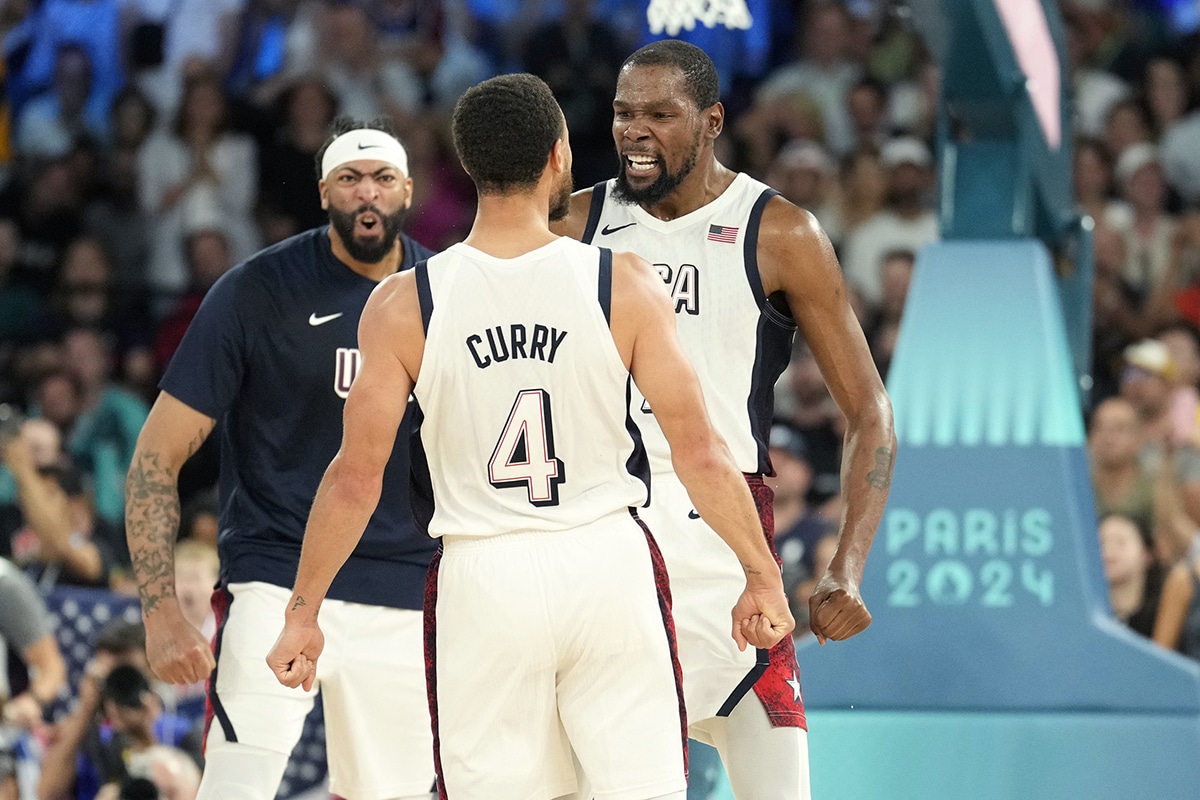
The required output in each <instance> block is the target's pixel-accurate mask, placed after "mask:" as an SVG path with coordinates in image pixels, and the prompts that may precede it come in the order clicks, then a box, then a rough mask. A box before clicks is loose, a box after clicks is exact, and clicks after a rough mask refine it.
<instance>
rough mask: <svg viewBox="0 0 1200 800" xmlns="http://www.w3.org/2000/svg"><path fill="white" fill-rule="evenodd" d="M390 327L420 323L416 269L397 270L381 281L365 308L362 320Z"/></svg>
mask: <svg viewBox="0 0 1200 800" xmlns="http://www.w3.org/2000/svg"><path fill="white" fill-rule="evenodd" d="M367 319H370V320H371V322H372V323H373V324H376V325H382V326H385V327H388V328H393V327H401V328H403V327H406V326H408V325H411V324H412V323H413V322H414V321H415V322H416V323H417V324H420V321H421V304H420V300H419V299H418V297H417V271H416V270H414V269H410V270H405V271H404V272H397V273H396V274H394V275H389V276H388V277H386V278H384V279H383V280H382V281H380V282H379V285H378V286H376V287H375V288H374V290H372V292H371V297H370V299H368V300H367V305H366V307H365V308H364V309H363V320H364V321H366V320H367Z"/></svg>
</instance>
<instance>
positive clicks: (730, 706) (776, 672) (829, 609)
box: [554, 40, 895, 800]
mask: <svg viewBox="0 0 1200 800" xmlns="http://www.w3.org/2000/svg"><path fill="white" fill-rule="evenodd" d="M719 96H720V95H719V91H718V86H717V73H716V71H715V69H714V68H713V64H712V61H711V60H710V59H709V58H708V56H707V55H705V54H704V52H703V51H702V50H700V49H699V48H697V47H694V46H693V45H690V44H687V43H685V42H681V41H677V40H664V41H659V42H655V43H652V44H649V45H646V46H645V47H643V48H641V49H640V50H638V51H637V52H635V53H634V54H633V55H631V56H630V57H629V58H628V59H627V60H626V61H625V64H624V65H623V66H622V68H621V71H620V74H619V76H618V80H617V90H616V97H615V99H614V100H613V138H614V139H615V141H616V145H617V153H618V156H619V159H620V167H619V172H618V175H617V177H616V179H614V180H609V181H607V182H605V183H601V184H597V185H596V186H595V187H594V188H592V189H586V190H582V191H580V192H577V193H576V194H575V195H574V196H573V197H572V201H571V212H570V214H569V215H568V217H567V218H566V219H565V220H564V221H563V222H562V223H560V224H559V225H557V226H555V228H554V229H555V230H556V231H557V232H559V233H564V234H567V235H570V236H572V237H574V238H577V239H581V240H582V241H584V242H594V243H596V244H598V245H601V246H611V247H614V248H619V249H622V250H625V249H628V250H632V251H633V252H635V253H637V254H638V255H641V256H643V257H645V258H647V259H648V260H649V261H651V262H652V263H653V264H654V265H655V267H656V268H657V270H658V274H659V277H660V282H659V285H660V289H661V288H662V287H663V286H664V284H665V289H666V290H667V292H669V294H670V297H671V302H672V305H673V307H674V309H675V313H676V317H677V319H678V322H679V337H680V340H681V342H682V344H683V349H684V352H685V353H687V355H688V357H689V358H690V359H691V361H692V363H693V364H694V365H695V367H696V371H697V373H698V375H699V377H700V383H701V385H702V386H703V387H704V399H705V402H706V404H707V405H708V408H709V412H710V414H711V415H712V419H713V424H714V426H715V427H716V429H717V431H718V432H719V433H720V434H721V435H722V436H723V437H724V438H725V440H726V441H727V442H728V443H729V446H730V449H731V450H732V452H733V455H734V459H735V461H736V463H737V466H738V469H739V470H741V471H742V472H743V473H745V474H746V480H747V482H748V483H749V486H750V488H751V491H752V492H753V494H754V497H755V500H756V501H757V504H758V509H759V513H760V514H761V516H762V522H763V528H764V530H765V532H766V535H767V539H768V541H770V538H771V535H772V533H773V527H774V524H773V516H772V510H771V491H770V489H769V488H768V487H766V486H765V485H764V484H763V480H762V476H763V475H769V474H772V470H771V464H770V461H769V459H768V457H767V450H768V439H769V432H770V426H771V416H772V410H773V404H774V398H773V387H774V385H775V381H776V379H777V378H778V377H779V375H780V373H781V372H782V371H783V369H784V367H786V366H787V363H788V358H789V355H790V353H791V344H792V338H793V335H794V332H795V330H796V328H797V325H798V326H799V328H800V330H801V332H802V334H803V335H804V337H805V340H806V341H807V342H808V344H809V346H810V347H811V348H812V350H813V353H814V354H815V355H816V357H817V360H818V362H819V363H820V366H821V369H822V372H823V374H824V376H825V379H826V381H827V382H828V383H829V388H830V392H831V393H832V395H833V397H834V399H835V400H836V401H837V403H838V406H839V407H840V408H841V410H842V413H844V414H845V415H846V418H847V421H848V425H847V432H846V438H845V452H844V457H843V458H844V466H843V468H842V477H843V480H842V491H843V493H844V495H845V503H846V506H845V507H846V510H845V513H844V516H843V518H842V525H841V539H840V544H839V546H838V552H837V556H836V557H835V558H834V560H833V563H832V564H831V565H830V568H829V570H828V571H827V572H826V573H825V574H824V576H823V577H822V578H821V580H820V583H819V585H818V586H817V588H816V592H815V594H814V595H813V599H812V603H811V608H812V609H813V614H812V629H813V632H814V633H816V635H817V637H818V641H820V642H821V643H822V644H823V643H824V642H825V640H826V639H845V638H847V637H850V636H853V635H855V634H856V633H858V632H860V631H862V630H863V629H864V628H866V627H867V625H868V624H869V623H870V621H871V615H870V614H869V613H868V611H867V608H866V606H865V605H864V604H863V601H862V598H861V596H860V594H859V583H860V581H861V579H862V572H863V567H864V564H865V561H866V558H867V552H868V550H869V549H870V546H871V541H872V539H873V538H874V535H875V529H876V527H877V526H878V524H879V520H880V517H881V515H882V513H883V507H884V502H885V501H886V499H887V494H888V487H889V485H890V482H891V473H892V459H893V454H894V452H895V437H894V434H893V431H892V414H891V405H890V403H889V401H888V397H887V394H886V393H885V391H884V388H883V384H882V382H881V381H880V379H879V375H878V373H877V372H876V370H875V367H874V365H873V363H872V361H871V356H870V353H869V352H868V350H867V344H866V342H865V341H864V338H863V334H862V330H861V328H860V327H859V325H858V322H857V321H856V320H855V317H854V314H853V313H852V312H851V310H850V307H849V305H848V304H847V302H846V289H845V285H844V284H843V281H842V276H841V270H840V269H839V267H838V263H837V259H836V257H835V256H834V253H833V248H832V247H831V246H830V244H829V239H828V238H827V237H826V236H825V234H824V232H823V231H822V230H821V229H820V226H819V225H818V224H817V222H816V221H815V220H814V218H813V217H812V215H811V214H809V213H808V212H807V211H804V210H802V209H800V208H797V207H796V206H794V205H792V204H791V203H789V202H787V201H786V200H784V199H783V198H782V197H780V196H779V195H778V193H776V192H775V191H773V190H772V189H770V188H769V187H767V186H765V185H764V184H762V183H759V182H758V181H755V180H753V179H752V178H750V177H749V176H748V175H744V174H735V173H734V172H732V171H730V170H729V169H727V168H726V167H724V166H722V165H721V164H720V163H719V162H718V161H717V160H716V158H715V156H714V154H713V142H714V141H715V140H716V138H717V137H718V136H719V135H720V134H721V127H722V124H723V123H724V118H725V112H724V108H723V106H722V105H721V103H720V102H718V98H719ZM652 410H653V412H654V413H653V414H652V413H651V412H652ZM630 411H631V414H632V415H633V416H634V418H635V419H636V421H637V424H638V425H639V426H641V427H642V429H643V431H644V433H645V441H646V448H647V451H648V452H649V456H650V466H651V472H652V481H651V488H652V496H653V500H652V502H651V504H650V506H649V508H647V509H646V510H645V511H644V512H643V518H644V519H645V520H646V522H647V524H648V525H649V526H650V529H651V530H653V531H655V532H656V533H658V534H659V542H660V544H661V545H662V550H663V555H664V557H665V558H666V562H667V569H668V571H669V572H670V574H671V584H672V589H673V591H674V597H675V606H674V608H675V616H676V626H677V630H678V634H679V655H680V661H681V662H682V664H683V673H684V688H685V691H686V695H687V704H688V719H689V720H690V722H691V735H692V736H693V737H694V738H696V739H698V740H699V741H702V742H705V743H708V744H712V745H715V746H716V747H717V749H718V750H719V751H720V753H721V758H722V761H723V762H724V764H725V768H726V771H727V772H728V775H729V780H730V783H731V785H732V788H733V791H734V794H735V795H736V796H737V797H738V798H741V799H743V800H746V799H749V798H770V800H799V799H801V798H808V797H809V777H808V755H807V753H808V746H807V733H806V731H807V724H806V722H805V717H804V707H803V701H802V699H801V694H800V673H799V670H798V668H797V665H796V655H795V648H794V646H793V644H792V641H791V639H790V638H789V639H785V640H783V641H782V642H780V644H779V645H777V646H776V647H775V648H774V649H772V650H771V652H770V653H769V654H768V653H765V652H761V653H759V654H758V658H757V661H756V659H755V654H753V653H742V652H739V651H738V650H736V649H734V648H733V647H730V646H729V644H728V642H726V641H725V639H726V637H724V636H722V635H721V629H722V628H723V625H724V623H723V616H724V614H723V611H722V610H721V609H722V608H723V607H724V606H727V605H728V604H729V603H730V602H732V599H733V598H735V597H737V593H738V591H739V588H738V586H739V580H740V578H739V569H738V565H737V562H735V561H734V560H733V559H732V558H730V557H729V555H728V553H727V550H726V549H724V548H722V547H721V546H720V541H719V539H718V538H717V537H716V536H715V535H714V533H713V531H712V530H710V528H709V526H708V525H707V524H706V522H705V521H704V520H702V519H700V518H699V517H698V515H697V514H696V512H695V511H694V510H693V503H692V500H691V499H689V497H688V494H687V493H686V492H684V490H683V488H682V487H681V486H680V483H679V480H678V478H677V477H676V476H675V475H674V474H673V472H672V462H671V454H670V451H669V449H668V447H667V442H666V441H665V440H664V439H663V437H662V436H661V435H659V434H658V431H657V427H661V423H662V419H661V417H660V416H659V415H658V413H657V412H658V408H657V407H656V406H655V403H654V399H653V398H649V402H648V403H646V402H644V399H643V398H641V397H636V396H635V397H634V399H633V403H632V405H631V408H630ZM656 421H657V422H658V423H659V425H658V426H656V425H655V422H656ZM751 688H753V692H751V691H750V689H751Z"/></svg>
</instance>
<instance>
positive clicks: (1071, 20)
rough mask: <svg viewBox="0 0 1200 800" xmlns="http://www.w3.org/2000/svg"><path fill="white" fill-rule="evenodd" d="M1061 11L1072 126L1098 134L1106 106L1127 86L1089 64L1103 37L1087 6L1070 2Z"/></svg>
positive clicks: (1123, 93)
mask: <svg viewBox="0 0 1200 800" xmlns="http://www.w3.org/2000/svg"><path fill="white" fill-rule="evenodd" d="M1065 11H1066V13H1065V14H1064V17H1065V20H1064V21H1065V22H1066V28H1067V31H1066V32H1067V69H1068V72H1069V73H1070V76H1071V83H1072V88H1073V93H1072V97H1073V98H1074V101H1075V102H1074V124H1073V126H1072V127H1073V128H1074V129H1075V131H1076V132H1077V133H1081V134H1083V135H1085V136H1100V135H1101V134H1102V132H1103V130H1104V120H1105V118H1106V117H1107V115H1108V111H1109V109H1110V108H1112V106H1113V104H1114V103H1116V102H1117V101H1119V100H1121V99H1123V98H1125V97H1127V96H1129V94H1130V92H1131V89H1130V87H1129V84H1128V83H1126V82H1125V81H1123V80H1121V79H1120V78H1118V77H1117V76H1116V75H1114V74H1112V73H1110V72H1106V71H1105V70H1103V69H1100V68H1097V67H1095V66H1094V65H1093V62H1094V60H1095V59H1096V57H1097V53H1098V52H1099V51H1100V49H1101V47H1102V45H1103V40H1104V37H1105V30H1104V27H1105V26H1104V25H1103V23H1102V22H1100V21H1098V18H1097V17H1096V16H1095V15H1094V14H1093V13H1091V9H1086V8H1079V7H1078V6H1077V5H1073V6H1070V7H1068V8H1067V9H1065Z"/></svg>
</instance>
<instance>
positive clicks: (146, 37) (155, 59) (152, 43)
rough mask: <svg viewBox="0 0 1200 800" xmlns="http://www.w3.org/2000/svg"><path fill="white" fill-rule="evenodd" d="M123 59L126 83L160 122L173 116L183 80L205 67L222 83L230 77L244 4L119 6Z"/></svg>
mask: <svg viewBox="0 0 1200 800" xmlns="http://www.w3.org/2000/svg"><path fill="white" fill-rule="evenodd" d="M121 4H122V10H123V13H124V28H125V31H126V34H125V41H124V48H123V49H122V51H121V52H122V53H123V55H124V56H125V58H126V61H127V62H128V64H129V67H130V80H131V81H132V82H133V83H134V85H136V86H137V87H138V88H139V89H140V90H141V91H142V92H144V93H145V95H146V97H147V98H149V99H150V101H151V102H152V103H153V104H154V106H155V108H156V109H158V111H159V113H160V114H162V115H163V117H164V118H169V117H171V116H172V115H174V113H175V111H176V108H177V106H178V105H179V103H180V98H181V96H182V94H183V93H185V92H181V89H183V84H182V79H183V77H184V76H185V75H186V74H188V72H189V71H190V70H191V69H194V66H193V65H196V64H203V65H204V69H205V70H212V71H213V72H215V73H216V74H217V75H218V76H219V79H220V80H223V79H224V77H225V76H226V75H228V74H229V70H230V67H231V66H232V65H233V61H234V57H235V54H236V52H237V45H238V24H239V21H240V19H241V15H242V11H243V9H244V8H245V6H246V0H121Z"/></svg>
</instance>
